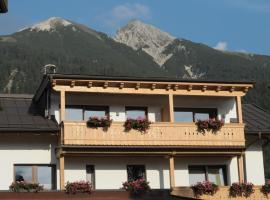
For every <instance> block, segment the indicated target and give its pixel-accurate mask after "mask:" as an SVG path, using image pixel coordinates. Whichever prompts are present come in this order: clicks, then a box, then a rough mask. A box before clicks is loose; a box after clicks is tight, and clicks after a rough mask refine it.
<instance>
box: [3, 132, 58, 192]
mask: <svg viewBox="0 0 270 200" xmlns="http://www.w3.org/2000/svg"><path fill="white" fill-rule="evenodd" d="M0 135H1V140H0V160H1V162H0V169H1V170H0V190H8V189H9V185H10V184H11V183H12V182H13V179H14V164H55V165H56V167H57V168H58V166H57V160H56V158H55V152H54V149H55V146H56V139H55V138H54V137H53V136H49V137H44V136H41V135H31V136H29V135H28V136H27V134H20V135H17V134H16V133H10V135H12V137H11V136H7V135H3V134H0Z"/></svg>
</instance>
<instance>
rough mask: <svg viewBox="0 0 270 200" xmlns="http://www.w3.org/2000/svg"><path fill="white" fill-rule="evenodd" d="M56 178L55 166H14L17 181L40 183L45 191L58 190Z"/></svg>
mask: <svg viewBox="0 0 270 200" xmlns="http://www.w3.org/2000/svg"><path fill="white" fill-rule="evenodd" d="M55 176H56V169H55V165H29V164H27V165H24V164H16V165H14V179H15V181H26V182H33V183H40V184H41V185H43V186H44V189H48V190H51V189H56V187H55V186H56V184H55V182H56V181H55V180H56V179H55Z"/></svg>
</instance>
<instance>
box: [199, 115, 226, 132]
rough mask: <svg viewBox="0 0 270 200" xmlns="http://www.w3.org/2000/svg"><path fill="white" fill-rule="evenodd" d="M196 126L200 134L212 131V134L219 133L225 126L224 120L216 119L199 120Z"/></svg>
mask: <svg viewBox="0 0 270 200" xmlns="http://www.w3.org/2000/svg"><path fill="white" fill-rule="evenodd" d="M195 124H196V125H197V129H198V131H199V132H202V133H205V132H206V131H211V132H212V133H217V132H218V131H219V130H220V129H221V127H222V126H223V125H224V120H223V119H222V120H219V119H216V118H213V119H207V120H198V121H196V123H195Z"/></svg>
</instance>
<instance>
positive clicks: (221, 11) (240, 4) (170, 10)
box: [0, 0, 270, 55]
mask: <svg viewBox="0 0 270 200" xmlns="http://www.w3.org/2000/svg"><path fill="white" fill-rule="evenodd" d="M52 16H59V17H63V18H66V19H69V20H72V21H76V22H78V23H81V24H85V25H87V26H89V27H91V28H93V29H96V30H98V31H102V32H105V33H107V34H109V35H113V34H114V33H115V31H116V30H117V29H118V28H119V27H121V26H123V25H124V24H125V23H127V22H128V21H129V20H131V19H140V20H142V21H144V22H146V23H150V24H152V25H154V26H156V27H158V28H160V29H162V30H164V31H167V32H169V33H171V34H172V35H174V36H176V37H180V38H185V39H189V40H192V41H195V42H201V43H204V44H207V45H209V46H211V47H217V48H219V49H224V50H228V51H243V52H252V53H259V54H266V55H270V0H9V12H8V13H7V14H1V15H0V35H4V34H10V33H12V32H15V31H17V30H19V29H20V28H23V27H25V26H30V25H32V24H35V23H37V22H39V21H42V20H45V19H47V18H49V17H52Z"/></svg>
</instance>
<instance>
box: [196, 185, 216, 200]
mask: <svg viewBox="0 0 270 200" xmlns="http://www.w3.org/2000/svg"><path fill="white" fill-rule="evenodd" d="M191 189H192V190H193V193H194V196H195V197H196V198H197V197H199V196H201V195H214V194H215V193H216V192H217V191H218V190H219V188H218V185H216V184H214V183H211V182H209V181H204V182H198V183H197V184H195V185H193V186H191Z"/></svg>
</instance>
